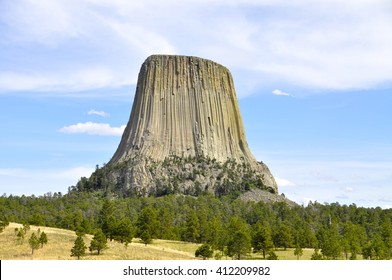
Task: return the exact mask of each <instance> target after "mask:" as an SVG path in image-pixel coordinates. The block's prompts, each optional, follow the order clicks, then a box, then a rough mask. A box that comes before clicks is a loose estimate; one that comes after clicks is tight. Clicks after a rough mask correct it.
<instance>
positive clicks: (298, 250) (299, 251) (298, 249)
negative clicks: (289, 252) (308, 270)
mask: <svg viewBox="0 0 392 280" xmlns="http://www.w3.org/2000/svg"><path fill="white" fill-rule="evenodd" d="M303 254H304V251H303V250H302V247H301V246H300V245H299V244H297V246H296V248H295V250H294V255H295V256H297V260H299V258H300V257H301V256H302V255H303Z"/></svg>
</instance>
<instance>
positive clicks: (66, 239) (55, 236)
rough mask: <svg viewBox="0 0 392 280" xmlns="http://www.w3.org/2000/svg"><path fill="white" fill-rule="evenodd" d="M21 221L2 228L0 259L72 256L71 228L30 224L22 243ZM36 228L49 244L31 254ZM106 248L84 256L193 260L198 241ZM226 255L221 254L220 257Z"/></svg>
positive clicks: (307, 253) (285, 256) (285, 255)
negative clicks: (30, 243) (19, 235)
mask: <svg viewBox="0 0 392 280" xmlns="http://www.w3.org/2000/svg"><path fill="white" fill-rule="evenodd" d="M21 227H22V225H21V224H17V223H10V225H9V226H8V227H6V228H5V230H4V232H2V233H0V259H2V260H72V259H75V258H74V257H70V254H71V253H70V252H71V248H72V247H73V245H74V241H75V239H76V234H75V232H73V231H70V230H64V229H58V228H50V227H37V226H31V227H30V230H28V232H27V234H26V237H25V239H24V242H23V244H18V242H17V237H16V236H15V232H14V231H15V228H21ZM38 228H39V229H40V230H41V232H42V231H44V232H45V233H46V234H47V236H48V240H49V241H48V244H46V245H44V247H43V248H40V249H38V250H35V251H34V254H33V255H32V254H31V248H30V246H29V243H28V239H29V237H30V236H31V234H32V233H33V232H35V233H36V232H37V230H38ZM91 239H92V236H91V235H86V236H85V237H84V241H85V243H86V245H87V246H88V245H89V244H90V241H91ZM108 246H109V248H108V249H107V250H104V251H103V253H102V254H101V255H96V254H94V255H91V254H90V253H89V252H88V249H87V250H86V251H87V254H86V256H84V257H82V259H86V260H126V259H131V260H192V259H195V257H194V256H195V251H196V249H197V248H198V246H200V245H199V244H194V243H188V242H182V241H172V240H160V239H155V240H154V241H153V244H150V245H148V246H144V244H142V243H140V242H139V240H138V239H134V240H133V242H132V243H130V244H129V245H128V247H125V245H124V244H121V243H119V242H114V241H113V242H108ZM293 250H294V249H287V250H286V251H284V250H278V251H275V253H276V254H277V255H278V258H279V259H280V260H293V259H296V257H295V256H294V254H293ZM312 253H313V250H312V249H304V254H303V256H302V257H301V260H305V259H310V257H311V255H312ZM251 258H252V259H261V256H260V254H257V255H256V254H252V256H251ZM224 259H226V258H225V257H223V260H224Z"/></svg>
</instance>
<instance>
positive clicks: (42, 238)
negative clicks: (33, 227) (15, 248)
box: [39, 232, 48, 248]
mask: <svg viewBox="0 0 392 280" xmlns="http://www.w3.org/2000/svg"><path fill="white" fill-rule="evenodd" d="M39 243H40V244H41V248H42V247H44V244H47V243H48V236H47V235H46V233H45V232H41V234H40V235H39Z"/></svg>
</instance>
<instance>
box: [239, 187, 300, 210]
mask: <svg viewBox="0 0 392 280" xmlns="http://www.w3.org/2000/svg"><path fill="white" fill-rule="evenodd" d="M238 199H241V200H242V201H245V202H248V201H254V202H264V203H274V202H284V203H286V204H287V205H289V206H290V207H294V206H297V205H298V204H297V203H295V202H294V201H292V200H290V199H287V198H286V197H285V196H284V195H283V194H281V195H278V194H275V193H270V192H266V191H263V190H260V189H252V190H249V191H246V192H245V193H243V194H241V195H240V196H239V197H238Z"/></svg>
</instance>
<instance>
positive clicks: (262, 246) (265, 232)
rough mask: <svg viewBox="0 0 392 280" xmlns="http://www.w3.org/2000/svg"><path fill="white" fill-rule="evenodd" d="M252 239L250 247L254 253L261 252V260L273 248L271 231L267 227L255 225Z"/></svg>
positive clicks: (259, 224)
mask: <svg viewBox="0 0 392 280" xmlns="http://www.w3.org/2000/svg"><path fill="white" fill-rule="evenodd" d="M253 232H254V233H253V238H252V246H253V251H254V252H259V251H262V253H263V258H264V259H265V256H266V254H267V252H268V251H269V250H271V249H272V248H273V247H274V243H273V242H272V237H271V231H270V229H269V227H268V226H266V225H264V224H261V223H257V224H256V225H255V227H254V231H253Z"/></svg>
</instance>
